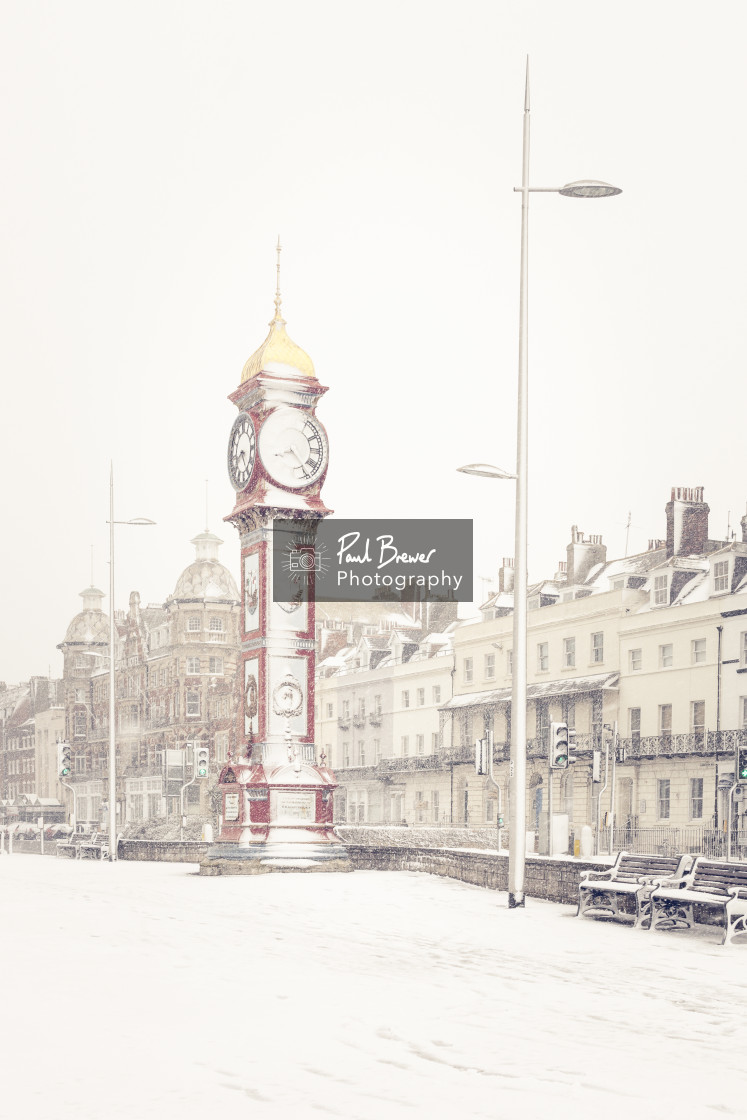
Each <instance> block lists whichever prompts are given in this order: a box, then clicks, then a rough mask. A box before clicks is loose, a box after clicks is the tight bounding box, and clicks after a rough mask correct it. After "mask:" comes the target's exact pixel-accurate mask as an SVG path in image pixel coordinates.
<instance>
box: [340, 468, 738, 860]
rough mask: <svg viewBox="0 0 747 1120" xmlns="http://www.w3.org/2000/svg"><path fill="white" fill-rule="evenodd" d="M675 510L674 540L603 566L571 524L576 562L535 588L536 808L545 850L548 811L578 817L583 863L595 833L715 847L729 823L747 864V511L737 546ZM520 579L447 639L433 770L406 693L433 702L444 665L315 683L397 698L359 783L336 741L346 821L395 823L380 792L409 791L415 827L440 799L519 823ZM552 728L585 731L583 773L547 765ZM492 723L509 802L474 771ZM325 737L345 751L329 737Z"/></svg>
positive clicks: (530, 634) (452, 815)
mask: <svg viewBox="0 0 747 1120" xmlns="http://www.w3.org/2000/svg"><path fill="white" fill-rule="evenodd" d="M666 516H667V531H666V539H662V540H658V539H656V540H652V541H651V542H650V543H649V548H648V550H647V551H646V552H645V553H640V554H637V555H635V556H631V557H624V558H622V559H619V560H613V561H609V562H608V561H607V559H606V551H605V548H604V545H603V544H602V540H601V538H600V537H594V536H591V537H586V536H584V534H582V533H580V532H579V531H578V529H577V527H575V526H574V527H573V528H572V530H571V542H570V544H569V545H568V547H567V557H568V559H567V562H564V563H563V564H561V565H559V569H558V572H557V573H556V575H555V577H554V578H553V579H552V580H548V581H545V582H543V583H541V584H536V585H534V586H533V587H532V588H530V590H529V596H528V608H529V609H528V622H527V626H528V631H527V638H528V641H527V709H528V710H527V739H528V741H527V790H526V812H527V828H528V830H529V831H531V832H534V833H535V837H536V840H537V842H538V847H539V849H540V851H541V850H543V840H544V839H545V838H546V836H547V829H548V821H547V812H546V810H547V807H548V802H549V801H550V800H551V801H552V812H553V814H555V815H560V816H561V818H565V817H567V827H568V833H569V842H570V843H571V844H573V843H574V842H575V850H576V851H578V849H579V845H580V841H581V837H582V834H583V833H584V829H585V827H587V826H588V827H589V828H591V830H592V832H594V833H596V834H597V837H598V844H599V849H600V850H604V849H605V847H606V845H607V844H608V843H611V844H614V847H616V848H619V847H621V846H630V847H633V846H634V845H636V844H639V843H640V844H641V845H648V846H647V847H641V848H640V849H639V850H660V849H666V847H667V845H672V844H674V845H678V846H679V850H704V851H719V850H720V849H719V845H723V841H724V837H725V832H726V829H727V825H728V822H729V820H730V819H731V821H732V827H733V830H734V831H733V842H734V843H736V844H737V845H738V846H739V848H740V852H741V851H742V849H744V853H743V854H745V855H746V856H747V816H746V815H745V813H743V812H742V809H743V808H747V798H745V800H742V801H740V800H739V797H738V796H736V795H735V796H732V794H733V790H732V788H731V787H732V786H733V785H734V774H735V760H736V751H737V749H738V747H740V746H741V747H743V748H744V749H747V517H745V518H743V519H742V541H741V542H740V541H736V540H731V541H727V542H724V541H714V540H710V539H709V537H708V506H707V505H706V504H705V502H704V501H703V492H702V489H701V488H697V487H696V488H691V489H689V488H682V487H675V488H673V490H672V497H671V501H670V502H669V503H668V504H667V506H666ZM512 574H513V573H512V566H511V562H510V561H504V566H503V567H502V568H501V570H500V573H499V590H498V592H496V593H495V594H493V595H492V596H491V597H490V598H489V599H488V600H487V601H486V603H485V604H484V606H483V608H482V611H481V616H482V617H481V619H480V620H478V621H472V620H470V621H465V622H462V623H459V624H457V625H456V626H454V627H453V628H452V630H451V633H450V637H451V640H452V642H453V647H452V650H453V652H452V655H451V658H452V664H451V666H450V669H451V670H452V671H451V673H450V677H451V680H452V681H453V688H452V686H451V685H450V689H451V695H450V696H449V699H447V700H445V701H444V702H443V703H442V704H441V705H434V707H436V708H437V709H438V710H439V711H440V718H441V728H440V737H439V739H438V743H439V746H438V749H437V757H436V758H434V759H432V760H424V765H426V766H428V769H427V770H424V771H422V772H420V773H419V772H417V770H416V764H417V759H412V758H409V760H408V757H407V754H406V753H405V751H404V749H403V742H404V741H405V740H406V741H407V742H408V745H409V743H410V742H411V735H412V733H413V729H414V727H415V726H416V724H415V723H414V722H412V721H413V718H414V717H415V716H416V713H415V712H414V711H413V710H412V708H403V705H402V703H401V702H400V698H401V694H402V691H403V689H405V688H406V690H407V691H409V693H410V695H411V696H412V695H413V694H414V693H415V691H416V690H417V689H418V688H422V689H425V693H424V695H425V696H426V697H427V696H429V695H430V693H429V691H428V684H429V677H428V674H429V673H430V672H434V671H435V669H434V668H432V667H431V666H429V663H428V662H427V661H419V660H417V659H416V658H415V657H413V658H412V659H411V661H410V662H408V663H407V664H406V665H404V664H396V663H389V664H386V663H385V664H382V665H381V666H380V667H379V668H378V669H377V670H375V671H373V672H372V671H369V670H366V668H365V661H362V662H360V665H359V668H358V669H357V671H356V672H355V673H354V674H352V677H349V676H347V675H345V676H343V675H340V674H339V673H338V675H337V676H334V675H333V676H330V677H328V678H327V679H326V680H324V681H320V696H321V691H322V690H323V691H325V692H329V693H330V694H331V693H334V694H335V696H336V704H338V705H339V703H345V702H347V704H348V708H347V709H346V710H347V711H348V713H349V714H350V715H351V717H352V713H353V711H354V710H355V704H356V698H357V697H358V696H363V695H364V693H365V690H366V689H367V688H368V687H369V680H370V681H371V682H373V680H374V676H375V677H376V680H375V688H373V689H372V690H371V691H374V692H378V694H380V695H381V696H382V697H386V711H387V713H388V718H387V722H386V725H384V724H382V727H384V726H386V731H385V733H383V734H382V755H381V758H382V760H383V761H384V764H385V765H382V763H379V765H378V766H377V767H376V768H374V769H371V767H370V765H369V762H368V755H367V754H366V755H365V762H366V766H365V767H362V766H361V767H359V769H358V771H357V774H356V766H357V765H358V764H357V763H356V761H355V757H356V756H355V753H354V746H353V738H352V727H351V738H350V740H348V739H347V738H345V740H344V742H348V753H345V747H344V746H342V755H340V753H339V746H340V744H339V743H338V753H337V754H335V753H334V750H333V754H332V763H333V767H334V768H335V770H337V768H338V767H341V769H340V777H341V784H342V786H343V787H345V788H346V789H347V791H348V802H347V806H346V809H347V819H348V820H353V819H355V820H379V819H383V820H387V819H390V820H394V819H396V816H395V815H394V814H392V815H390V816H389V817H387V815H386V813H387V806H386V797H387V796H389V797H391V795H392V793H393V792H395V791H396V790H397V788H398V785H397V783H398V782H399V783H401V786H402V787H403V794H404V796H403V814H404V816H405V818H406V819H407V820H408V822H413V823H432V822H433V820H434V818H433V817H432V816H431V819H430V820H429V814H432V805H433V804H434V802H435V804H436V805H437V813H438V821H439V823H446V822H449V823H453V824H468V825H470V826H473V827H474V826H480V825H482V826H486V825H488V826H489V825H491V824H493V823H494V822H495V821H496V818H497V816H498V814H499V812H500V814H501V815H502V817H503V819H504V821H505V823H506V824H507V823H508V768H509V767H508V756H509V743H510V736H511V724H510V708H511V684H512V665H511V656H512V646H513V617H512V609H513V594H512V582H513V581H512ZM403 677H406V678H407V682H408V683H407V685H406V686H405V685H404V684H403V681H402V678H403ZM444 679H446V678H445V677H444ZM346 681H347V683H346ZM353 681H354V684H353V683H352V682H353ZM444 695H445V694H444ZM365 703H366V704H368V703H369V700H368V698H366V700H365ZM337 711H338V708H337V707H336V708H335V712H336V713H337ZM434 714H435V713H434ZM421 719H422V726H423V728H424V730H425V729H427V728H429V727H430V726H431V725H430V724H429V723H428V722H427V719H426V712H425V711H423V712H422V713H421ZM553 722H563V723H567V724H568V727H569V728H570V729H572V730H573V731H574V732H575V739H572V743H573V744H575V745H572V747H571V754H572V756H575V758H576V761H575V762H574V763H572V764H571V765H570V766H569V767H568V769H567V770H565V771H562V770H556V771H553V772H551V771H550V769H549V764H548V746H549V728H550V724H551V723H553ZM486 729H489V730H491V731H492V733H493V738H494V760H495V778H496V780H497V783H498V787H499V789H498V790H497V791H496V789H495V788H494V786H493V785H492V784H491V782H490V781H489V780H488V779H487V778H486V777H484V776H478V775H477V774H476V772H475V766H474V755H475V748H474V743H475V740H476V739H477V738H482V737H483V736H484V735H485V731H486ZM346 735H347V732H346ZM434 741H435V740H434ZM328 742H329V743H330V744H331V745H334V744H335V743H336V742H337V740H335V738H334V737H333V735H332V732H331V731H330V737H329V739H328ZM384 743H385V744H386V746H384V745H383V744H384ZM389 749H391V754H386V753H384V752H385V751H386V750H389ZM389 759H391V760H392V762H393V764H394V766H393V767H392V768H394V767H398V768H399V767H402V768H403V773H402V777H401V778H400V775H399V774H397V775H396V779H397V780H396V781H395V775H394V774H393V773H391V772H387V770H386V763H387V762H388V760H389ZM405 767H407V770H405V769H404V768H405ZM382 787H386V791H387V792H385V791H384V789H383V788H382ZM550 791H551V793H550ZM416 795H417V796H416ZM434 795H435V796H434ZM361 804H364V808H363V809H360V805H361ZM426 806H427V808H426ZM499 806H500V808H499ZM351 808H352V811H351ZM338 819H343V816H342V814H340V815H339V816H338ZM558 823H559V824H561V825H562V824H563V823H564V822H563V820H561V821H560V822H558ZM613 823H614V825H615V833H614V836H610V833H609V826H610V825H611V824H613ZM673 829H679V830H681V831H680V832H678V833H677V834H676V835H675V834H674V833H673ZM560 831H561V834H562V828H561V830H560ZM587 835H588V834H587ZM699 845H703V847H701V848H699V847H698V846H699ZM708 845H710V847H709V846H708ZM561 848H562V845H561ZM545 850H546V849H545ZM555 850H561V849H560V848H557V847H556V849H555Z"/></svg>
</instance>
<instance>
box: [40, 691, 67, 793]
mask: <svg viewBox="0 0 747 1120" xmlns="http://www.w3.org/2000/svg"><path fill="white" fill-rule="evenodd" d="M34 723H35V731H36V734H35V743H34V754H35V771H36V793H37V794H38V796H39V797H53V798H55V800H57V801H59V802H61V803H63V804H64V790H63V788H62V786H61V785H60V777H59V774H58V771H57V743H58V741H59V740H61V739H64V738H65V708H64V706H63V705H62V704H59V705H56V706H54V707H51V708H48V709H47V711H45V712H39V713H38V714H37V716H36V718H35V721H34Z"/></svg>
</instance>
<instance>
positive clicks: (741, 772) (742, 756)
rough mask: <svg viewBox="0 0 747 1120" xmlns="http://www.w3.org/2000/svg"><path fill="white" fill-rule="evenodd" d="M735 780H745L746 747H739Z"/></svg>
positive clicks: (746, 764) (746, 770)
mask: <svg viewBox="0 0 747 1120" xmlns="http://www.w3.org/2000/svg"><path fill="white" fill-rule="evenodd" d="M737 781H738V782H747V747H740V748H739V758H738V760H737Z"/></svg>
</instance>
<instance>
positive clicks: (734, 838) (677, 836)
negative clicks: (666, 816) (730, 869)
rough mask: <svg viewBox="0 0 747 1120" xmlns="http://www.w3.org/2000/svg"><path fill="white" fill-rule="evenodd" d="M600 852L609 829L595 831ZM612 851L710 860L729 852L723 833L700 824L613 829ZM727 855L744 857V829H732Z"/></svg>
mask: <svg viewBox="0 0 747 1120" xmlns="http://www.w3.org/2000/svg"><path fill="white" fill-rule="evenodd" d="M599 850H600V852H608V851H609V850H610V829H609V828H603V829H601V830H600V834H599ZM612 850H613V851H615V852H617V851H625V852H633V853H641V854H652V855H653V854H658V855H672V856H674V855H681V854H683V853H690V854H692V855H701V856H706V857H708V858H711V859H726V858H727V856H728V855H729V851H730V846H729V837H728V834H727V833H726V832H722V831H719V830H718V829H715V828H704V827H703V826H702V825H682V826H681V827H676V826H671V827H668V826H653V827H649V828H636V827H630V826H629V827H626V828H615V830H614V836H613V837H612ZM731 858H732V859H745V860H747V831H745V830H740V831H736V830H734V831H732V834H731Z"/></svg>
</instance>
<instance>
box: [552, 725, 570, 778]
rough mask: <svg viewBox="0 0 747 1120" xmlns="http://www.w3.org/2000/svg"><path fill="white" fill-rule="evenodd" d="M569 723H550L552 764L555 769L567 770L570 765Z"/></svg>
mask: <svg viewBox="0 0 747 1120" xmlns="http://www.w3.org/2000/svg"><path fill="white" fill-rule="evenodd" d="M568 753H569V752H568V725H567V724H566V723H551V724H550V765H551V766H552V768H553V770H565V769H566V767H567V766H568Z"/></svg>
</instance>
